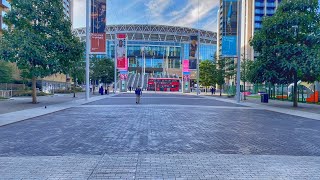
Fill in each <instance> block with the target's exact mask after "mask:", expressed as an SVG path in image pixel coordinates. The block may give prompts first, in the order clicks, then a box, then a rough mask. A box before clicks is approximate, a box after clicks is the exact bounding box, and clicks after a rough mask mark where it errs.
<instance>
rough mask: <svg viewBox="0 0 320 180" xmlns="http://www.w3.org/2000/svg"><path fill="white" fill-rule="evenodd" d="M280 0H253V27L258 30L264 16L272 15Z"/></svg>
mask: <svg viewBox="0 0 320 180" xmlns="http://www.w3.org/2000/svg"><path fill="white" fill-rule="evenodd" d="M280 2H281V0H255V2H254V29H255V30H259V29H261V27H262V19H263V17H264V16H272V15H273V14H274V13H275V12H276V8H277V7H278V5H279V3H280Z"/></svg>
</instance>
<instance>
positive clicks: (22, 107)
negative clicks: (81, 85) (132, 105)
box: [0, 93, 113, 126]
mask: <svg viewBox="0 0 320 180" xmlns="http://www.w3.org/2000/svg"><path fill="white" fill-rule="evenodd" d="M109 96H113V95H109ZM38 98H39V99H38V101H39V103H38V104H32V103H31V98H30V97H18V98H12V99H11V100H6V101H2V102H1V101H0V112H1V113H0V126H4V125H7V124H11V123H15V122H19V121H23V120H27V119H30V118H34V117H37V116H42V115H46V114H49V113H54V112H57V111H60V110H64V109H68V108H71V107H74V106H77V105H80V104H84V103H88V102H91V101H96V100H99V99H103V98H106V97H105V96H96V95H93V96H92V95H91V98H90V100H89V101H86V100H85V94H84V93H79V94H78V95H77V96H76V98H73V94H61V95H53V96H44V97H38Z"/></svg>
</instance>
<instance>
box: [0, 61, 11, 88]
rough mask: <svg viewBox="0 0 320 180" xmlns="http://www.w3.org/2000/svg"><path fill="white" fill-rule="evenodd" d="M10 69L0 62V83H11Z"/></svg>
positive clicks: (5, 63) (7, 65)
mask: <svg viewBox="0 0 320 180" xmlns="http://www.w3.org/2000/svg"><path fill="white" fill-rule="evenodd" d="M12 73H13V70H12V67H11V66H10V65H9V64H8V63H7V62H4V61H1V60H0V83H9V82H11V81H12V79H13V78H12Z"/></svg>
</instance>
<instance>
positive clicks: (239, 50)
mask: <svg viewBox="0 0 320 180" xmlns="http://www.w3.org/2000/svg"><path fill="white" fill-rule="evenodd" d="M241 5H242V0H239V1H238V17H237V19H238V20H237V21H238V28H237V29H238V33H237V34H238V42H237V44H238V45H237V51H238V53H237V95H236V99H237V103H240V67H241V66H240V63H241Z"/></svg>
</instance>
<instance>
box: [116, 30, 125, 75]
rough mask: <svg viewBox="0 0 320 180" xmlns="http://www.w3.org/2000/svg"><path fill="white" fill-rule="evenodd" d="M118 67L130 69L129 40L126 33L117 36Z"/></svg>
mask: <svg viewBox="0 0 320 180" xmlns="http://www.w3.org/2000/svg"><path fill="white" fill-rule="evenodd" d="M115 56H116V59H117V69H119V70H126V71H127V70H128V60H127V41H126V35H125V34H117V38H116V55H115Z"/></svg>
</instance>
